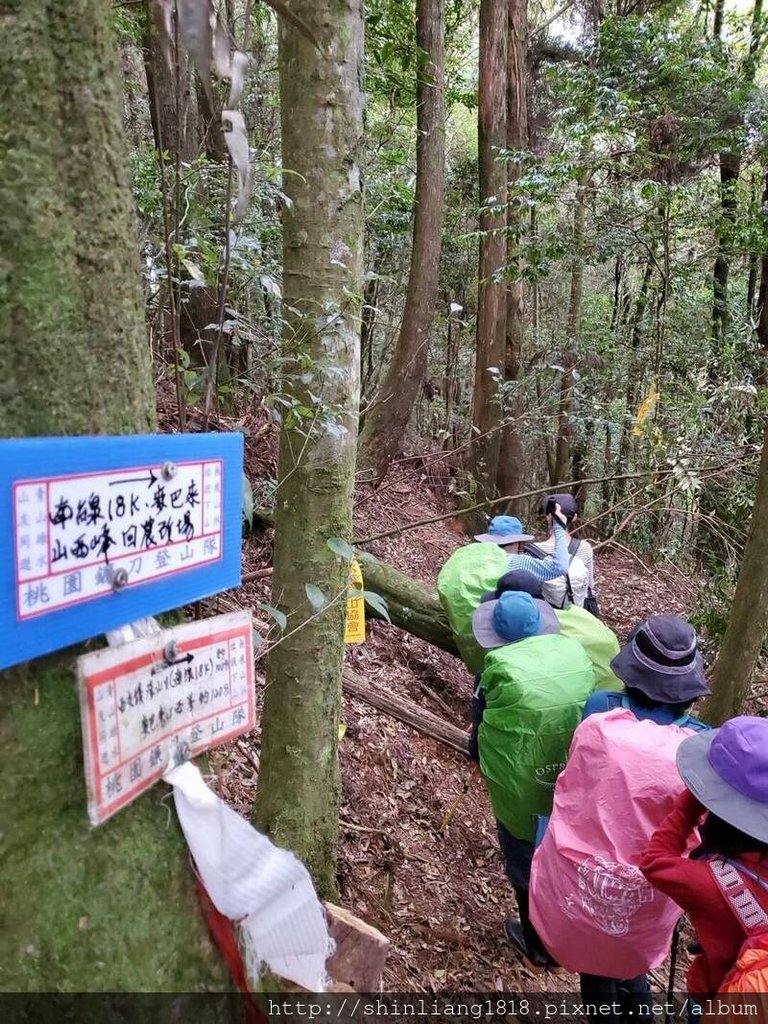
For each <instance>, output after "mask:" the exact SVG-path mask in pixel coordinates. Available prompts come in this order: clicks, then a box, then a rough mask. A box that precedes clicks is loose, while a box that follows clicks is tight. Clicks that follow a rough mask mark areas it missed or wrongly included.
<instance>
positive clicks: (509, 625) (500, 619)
mask: <svg viewBox="0 0 768 1024" xmlns="http://www.w3.org/2000/svg"><path fill="white" fill-rule="evenodd" d="M472 632H473V633H474V636H475V640H477V642H478V643H479V644H480V646H481V647H484V648H490V647H504V646H506V645H507V644H513V643H516V642H517V641H518V640H526V639H527V638H528V637H531V636H538V635H540V634H542V633H559V632H560V623H559V622H558V620H557V616H556V615H555V613H554V612H553V611H552V609H551V608H550V607H549V605H548V604H547V603H546V601H539V600H536V599H535V598H533V597H531V595H530V594H525V593H523V592H522V591H519V590H507V591H505V592H504V593H503V594H502V595H501V597H500V598H499V599H498V600H496V601H487V602H485V603H484V604H481V605H480V606H479V607H478V608H476V609H475V612H474V614H473V616H472Z"/></svg>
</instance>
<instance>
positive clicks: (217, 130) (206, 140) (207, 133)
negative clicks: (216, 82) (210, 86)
mask: <svg viewBox="0 0 768 1024" xmlns="http://www.w3.org/2000/svg"><path fill="white" fill-rule="evenodd" d="M192 77H193V79H194V84H195V96H196V98H197V120H198V124H197V135H198V137H199V138H200V139H201V140H202V145H203V149H204V150H205V155H206V156H207V157H208V159H209V160H213V161H214V162H215V163H217V164H225V163H226V162H227V160H228V159H229V150H228V149H227V144H226V142H225V141H224V130H223V128H222V126H221V111H222V106H221V101H220V100H219V98H218V96H216V95H214V97H213V101H212V100H211V97H209V95H208V93H207V92H206V91H205V88H204V87H203V83H202V82H201V81H200V76H199V75H198V74H196V73H193V76H192ZM214 88H215V86H214Z"/></svg>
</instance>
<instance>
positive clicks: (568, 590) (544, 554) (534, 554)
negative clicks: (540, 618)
mask: <svg viewBox="0 0 768 1024" xmlns="http://www.w3.org/2000/svg"><path fill="white" fill-rule="evenodd" d="M579 544H581V541H580V540H579V539H578V538H577V537H571V540H570V542H569V544H568V553H569V554H570V556H571V557H570V559H569V560H568V561H569V563H570V562H572V561H573V556H574V555H575V554H576V552H577V551H578V549H579ZM523 550H524V551H525V553H526V555H530V556H531V558H537V559H539V560H541V559H543V558H551V557H552V554H551V552H549V551H542V549H541V548H540V547H539V546H538V544H526V545H525V548H524V549H523ZM563 575H564V576H565V598H566V599H567V600H568V601H570V602H571V604H573V603H574V601H573V588H572V587H571V577H570V576H569V575H568V573H567V572H566V573H563ZM561 608H565V599H564V600H563V603H562V605H561Z"/></svg>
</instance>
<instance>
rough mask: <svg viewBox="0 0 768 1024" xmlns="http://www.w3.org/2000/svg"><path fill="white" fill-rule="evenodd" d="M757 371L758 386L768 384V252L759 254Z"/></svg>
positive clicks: (766, 204)
mask: <svg viewBox="0 0 768 1024" xmlns="http://www.w3.org/2000/svg"><path fill="white" fill-rule="evenodd" d="M762 209H763V210H765V209H768V169H767V170H766V172H765V181H764V184H763V202H762ZM755 334H756V336H757V373H756V374H755V379H756V381H757V383H758V385H759V386H760V387H766V386H768V252H766V251H763V253H762V254H761V256H760V288H759V289H758V293H757V328H756V330H755Z"/></svg>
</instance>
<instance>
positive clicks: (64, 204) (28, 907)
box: [0, 0, 226, 1011]
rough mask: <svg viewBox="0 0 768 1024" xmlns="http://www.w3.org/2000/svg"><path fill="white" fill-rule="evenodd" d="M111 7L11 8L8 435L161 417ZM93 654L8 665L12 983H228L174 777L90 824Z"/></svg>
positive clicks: (2, 127) (2, 695) (5, 125)
mask: <svg viewBox="0 0 768 1024" xmlns="http://www.w3.org/2000/svg"><path fill="white" fill-rule="evenodd" d="M111 8H112V5H111V3H110V2H108V0H77V2H75V0H45V2H43V0H24V2H23V3H21V2H18V3H13V4H12V5H11V7H10V9H9V6H8V4H6V7H5V10H4V15H3V17H2V19H1V20H0V63H1V64H2V67H3V74H4V85H5V87H6V89H7V94H6V99H5V102H4V103H3V105H2V107H1V108H0V140H2V141H1V142H0V190H2V193H3V195H4V197H5V201H4V203H3V207H2V210H0V264H1V265H2V267H3V272H2V275H0V348H2V351H3V355H4V365H3V374H2V378H0V435H2V436H4V437H21V436H25V435H30V436H34V435H37V436H46V435H52V434H62V435H77V434H111V433H115V434H118V433H119V434H125V433H132V432H143V433H146V432H148V431H152V430H155V429H156V419H155V409H154V389H153V381H152V369H151V365H150V359H149V347H148V345H147V339H146V332H145V328H144V297H143V291H142V285H141V278H140V274H139V255H138V238H137V234H136V226H135V223H134V219H133V199H132V196H131V190H130V186H129V182H128V177H127V172H126V168H127V154H126V151H125V146H124V140H123V137H122V128H121V123H120V75H119V67H118V64H117V56H118V48H117V44H116V41H115V38H114V35H113V32H112V9H111ZM105 297H106V300H105ZM77 653H79V652H77V651H75V652H73V651H71V650H70V651H68V652H66V653H65V654H63V655H56V656H52V657H49V658H45V659H40V660H37V661H32V662H29V663H28V664H26V665H23V666H19V667H18V668H16V669H12V670H10V671H8V672H5V673H0V742H1V743H2V749H3V754H4V758H5V760H4V764H3V776H2V786H0V820H2V822H3V833H4V835H3V868H2V873H3V882H4V885H3V927H2V930H0V962H1V963H2V965H3V987H4V989H6V990H20V991H35V990H43V991H69V992H73V991H74V992H77V991H81V992H82V991H87V990H101V991H107V992H109V991H113V992H114V991H136V990H151V991H157V990H165V991H167V990H171V991H174V992H179V991H180V992H191V991H197V990H200V989H204V988H211V987H218V988H221V987H222V986H223V985H225V984H226V981H225V978H224V971H223V969H222V966H221V964H220V962H219V959H218V956H217V955H216V954H215V953H214V952H213V950H212V947H211V944H210V942H209V940H208V937H207V932H206V929H205V925H204V923H203V920H202V916H201V914H200V913H199V911H198V909H197V898H196V895H195V890H194V881H193V876H192V873H191V871H190V870H189V866H188V857H187V851H186V844H185V843H184V840H183V838H182V836H181V833H180V831H179V829H178V828H177V827H175V826H174V827H171V828H169V827H168V821H167V813H166V810H165V808H164V807H162V806H160V799H161V797H162V796H163V792H162V787H157V788H156V789H154V790H153V791H152V792H151V793H149V794H146V795H145V796H143V797H141V798H140V799H139V800H137V801H136V802H135V803H134V804H132V805H131V806H130V807H128V808H126V809H125V810H123V811H121V812H120V813H119V814H118V815H117V816H116V817H115V818H114V819H113V820H112V821H110V822H109V823H108V824H106V825H104V826H102V827H100V828H98V829H95V830H94V829H91V827H90V826H89V824H88V818H87V813H86V799H85V779H84V777H83V771H82V740H81V733H80V710H79V705H78V699H77V692H76V688H75V685H74V656H75V654H77ZM170 1009H171V1007H170V1006H169V1011H170Z"/></svg>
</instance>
